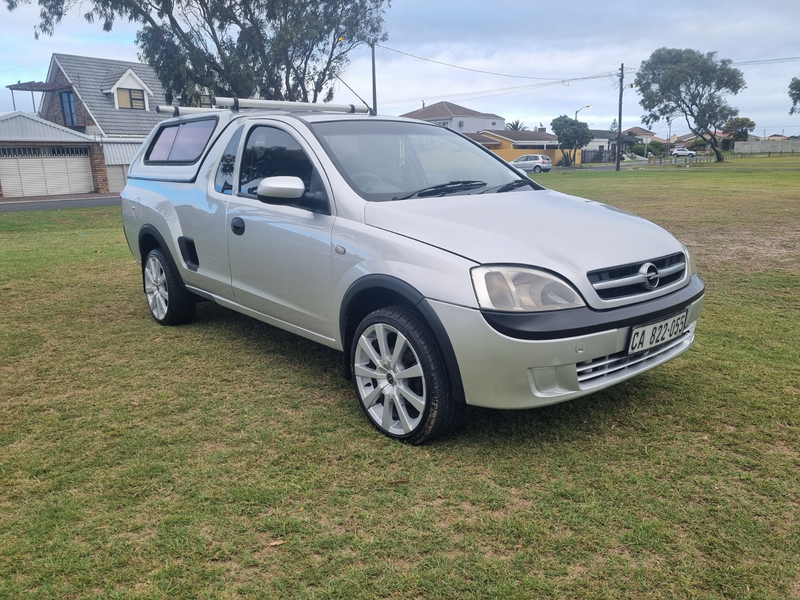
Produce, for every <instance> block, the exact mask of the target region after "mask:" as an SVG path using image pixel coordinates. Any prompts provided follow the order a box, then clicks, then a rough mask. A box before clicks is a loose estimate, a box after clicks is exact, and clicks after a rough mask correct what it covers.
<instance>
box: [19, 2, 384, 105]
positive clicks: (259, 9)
mask: <svg viewBox="0 0 800 600" xmlns="http://www.w3.org/2000/svg"><path fill="white" fill-rule="evenodd" d="M32 1H33V0H5V2H6V5H7V6H8V9H9V10H14V9H15V8H16V7H17V6H18V5H19V4H30V3H31V2H32ZM390 3H391V0H317V1H315V2H313V3H310V2H305V1H304V0H237V1H231V0H182V1H180V2H175V1H174V0H84V2H83V3H81V4H80V6H82V7H84V9H88V10H87V12H86V13H85V14H84V17H85V18H86V20H87V21H89V22H90V23H93V22H95V21H99V22H100V23H101V24H102V27H103V29H104V30H105V31H111V30H112V28H113V26H114V22H115V20H116V19H126V20H130V21H134V22H136V23H138V24H139V25H140V26H141V28H140V29H139V31H138V33H137V37H136V45H137V46H138V47H139V51H140V52H139V57H140V58H141V59H143V60H145V61H146V62H147V63H148V64H149V65H150V66H151V67H152V68H153V70H154V71H155V72H156V75H158V78H159V79H160V80H161V83H162V85H163V86H164V90H165V91H166V92H167V99H168V100H169V101H172V98H173V97H176V98H180V99H181V103H182V104H190V103H194V102H196V101H197V100H198V99H199V96H200V95H201V94H207V93H210V94H212V95H218V96H239V97H245V98H249V97H260V98H267V99H274V100H298V101H303V102H317V101H318V100H322V101H330V100H331V99H332V98H333V93H334V88H333V84H334V82H335V80H336V78H337V77H338V76H339V75H340V74H341V73H342V72H343V71H344V69H345V68H346V66H347V65H348V63H349V60H348V58H347V56H348V53H349V52H350V51H351V50H353V49H354V48H356V47H357V46H360V45H363V44H374V43H376V42H378V41H385V40H386V39H387V35H386V33H385V32H384V30H383V24H384V22H383V16H384V13H385V8H386V7H388V6H390ZM38 4H39V8H40V22H39V24H38V25H37V26H36V27H35V28H34V30H35V35H36V37H37V38H38V37H39V35H40V34H42V33H43V34H45V35H53V33H54V32H55V29H56V26H57V25H58V24H59V22H60V21H61V19H62V17H63V16H64V15H66V14H67V13H68V12H69V11H70V10H71V9H72V8H73V7H75V6H77V5H78V4H79V2H78V0H38Z"/></svg>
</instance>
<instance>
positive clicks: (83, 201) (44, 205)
mask: <svg viewBox="0 0 800 600" xmlns="http://www.w3.org/2000/svg"><path fill="white" fill-rule="evenodd" d="M119 203H120V200H119V194H71V195H64V196H36V197H28V198H0V213H4V212H22V211H26V210H62V209H65V208H92V207H95V206H119Z"/></svg>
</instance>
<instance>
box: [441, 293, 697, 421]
mask: <svg viewBox="0 0 800 600" xmlns="http://www.w3.org/2000/svg"><path fill="white" fill-rule="evenodd" d="M696 280H697V281H696V282H695V287H694V289H695V290H697V287H696V285H697V283H698V282H699V286H700V287H699V290H700V291H699V293H692V294H691V295H690V296H689V298H687V294H686V293H684V294H680V293H677V292H676V294H670V296H667V297H664V298H663V299H659V300H660V301H659V302H658V303H657V304H652V305H651V304H650V303H641V305H634V306H632V307H623V308H621V309H614V310H610V311H604V312H594V314H595V315H596V321H597V322H596V323H594V324H592V323H590V322H589V321H587V319H590V315H586V314H584V315H583V318H581V319H580V322H579V323H574V324H572V325H571V326H570V325H569V323H568V322H566V321H565V322H564V325H565V326H564V328H563V330H562V333H563V334H562V335H559V333H558V331H557V330H554V329H552V328H551V329H549V330H548V331H546V332H537V331H535V330H533V326H532V324H531V323H532V322H528V323H527V324H525V325H524V327H527V331H523V332H522V333H523V334H522V335H520V332H519V331H514V330H512V329H509V330H507V331H506V332H505V333H502V332H501V331H498V330H497V329H496V328H495V327H493V326H492V325H490V323H489V322H488V321H487V319H486V318H485V317H484V315H483V314H481V312H480V311H479V310H475V309H471V308H466V307H463V306H455V305H452V304H446V303H442V302H437V301H433V300H429V301H428V302H429V304H430V306H431V307H432V308H433V310H434V311H435V312H436V314H437V315H438V317H439V319H440V320H441V322H442V325H443V326H444V329H445V330H446V331H447V332H448V335H449V337H450V342H451V343H452V346H453V350H454V352H455V355H456V360H457V361H458V366H459V369H460V371H461V380H462V384H463V387H464V395H465V399H466V402H467V404H471V405H474V406H485V407H489V408H502V409H522V408H534V407H538V406H547V405H549V404H555V403H557V402H564V401H566V400H572V399H573V398H578V397H580V396H585V395H587V394H591V393H593V392H597V391H599V390H602V389H604V388H607V387H610V386H612V385H615V384H617V383H619V382H621V381H625V380H626V379H630V378H631V377H634V376H635V375H638V374H640V373H644V372H645V371H648V370H650V369H652V368H654V367H656V366H658V365H661V364H663V363H665V362H667V361H668V360H671V359H673V358H675V357H676V356H679V355H681V354H683V353H684V352H686V351H687V350H688V349H689V347H690V346H691V345H692V343H693V342H694V332H695V328H696V325H697V319H698V318H699V317H700V312H701V310H702V306H703V299H704V295H703V286H702V281H701V280H700V279H699V277H698V278H696ZM670 298H672V299H671V300H670ZM648 305H649V308H650V310H648V309H647V308H646V307H648ZM687 308H688V311H689V312H688V317H687V320H686V323H687V324H686V328H685V329H684V332H683V335H681V336H680V337H678V338H675V339H673V340H671V341H670V342H667V343H666V344H664V345H662V346H657V347H654V348H652V349H650V350H648V351H646V352H643V353H639V354H634V355H628V353H627V348H628V338H629V335H630V330H631V328H632V327H635V326H638V325H641V324H644V323H648V322H652V321H654V320H657V319H659V318H661V317H663V316H664V315H669V314H672V313H678V312H679V311H681V310H684V309H687ZM569 312H571V311H563V313H562V315H560V316H559V317H558V319H560V320H563V319H564V318H567V319H569V315H568V313H569ZM518 323H524V320H523V321H518ZM495 325H496V324H495ZM515 329H516V328H515ZM512 336H513V337H512ZM537 338H538V339H537Z"/></svg>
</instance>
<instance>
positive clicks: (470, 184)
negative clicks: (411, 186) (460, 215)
mask: <svg viewBox="0 0 800 600" xmlns="http://www.w3.org/2000/svg"><path fill="white" fill-rule="evenodd" d="M485 185H486V182H485V181H478V180H476V179H467V180H464V181H448V182H447V183H440V184H439V185H431V186H429V187H424V188H422V189H421V190H417V191H416V192H412V193H410V194H409V195H408V196H395V197H394V198H392V200H408V199H409V198H424V197H426V196H444V195H445V194H452V193H453V192H461V191H464V190H474V189H476V188H480V187H484V186H485Z"/></svg>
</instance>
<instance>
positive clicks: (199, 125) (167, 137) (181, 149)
mask: <svg viewBox="0 0 800 600" xmlns="http://www.w3.org/2000/svg"><path fill="white" fill-rule="evenodd" d="M216 125H217V119H216V118H212V119H202V120H199V121H189V122H187V123H178V124H176V125H168V126H167V127H162V128H161V130H160V131H159V132H158V133H157V134H156V137H155V139H154V140H153V142H152V143H151V144H150V148H149V149H148V151H147V154H145V157H144V159H145V162H171V163H184V164H186V163H193V162H195V161H197V160H198V159H199V158H200V156H201V155H202V154H203V151H204V150H205V148H206V145H207V144H208V140H209V139H210V138H211V134H212V133H213V132H214V128H215V127H216Z"/></svg>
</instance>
